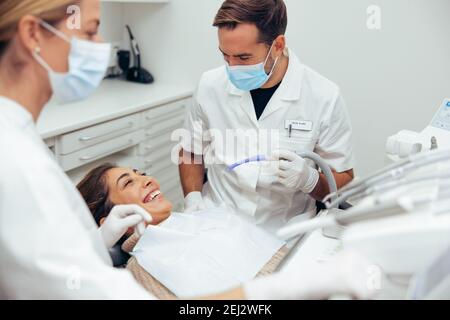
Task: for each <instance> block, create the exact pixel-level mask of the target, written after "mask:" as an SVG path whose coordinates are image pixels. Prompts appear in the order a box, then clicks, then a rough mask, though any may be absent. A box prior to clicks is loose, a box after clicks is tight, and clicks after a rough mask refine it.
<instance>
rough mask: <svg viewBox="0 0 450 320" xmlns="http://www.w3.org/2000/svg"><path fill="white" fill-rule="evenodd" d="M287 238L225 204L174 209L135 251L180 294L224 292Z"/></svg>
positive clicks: (141, 262) (253, 271)
mask: <svg viewBox="0 0 450 320" xmlns="http://www.w3.org/2000/svg"><path fill="white" fill-rule="evenodd" d="M284 244H285V243H284V242H283V241H281V240H279V239H277V238H275V237H274V236H272V235H270V234H268V233H267V232H265V231H263V230H262V229H260V228H259V227H257V226H254V225H252V224H250V223H248V222H246V221H244V220H243V219H242V218H239V217H238V216H236V215H235V214H232V213H229V212H227V211H226V210H224V209H219V208H216V209H208V210H206V211H201V212H196V213H194V214H185V213H183V214H180V213H174V214H172V216H171V217H170V218H169V219H167V220H166V221H165V222H164V223H162V224H160V225H159V226H149V227H148V228H147V230H146V231H145V233H144V235H143V236H142V237H141V239H140V241H139V242H138V243H137V245H136V247H135V248H134V251H133V252H132V255H133V256H134V257H135V258H136V260H137V261H138V263H139V265H140V266H142V267H143V268H144V269H145V270H146V271H147V272H148V273H150V274H151V275H152V276H153V277H155V278H156V279H157V280H158V281H160V282H161V283H162V284H163V285H164V286H166V287H167V288H168V289H169V290H170V291H172V292H173V293H174V294H175V295H176V296H178V297H180V298H189V297H193V296H204V295H210V294H214V293H219V292H223V291H226V290H229V289H232V288H235V287H237V286H239V285H241V284H242V283H244V282H247V281H249V280H251V279H253V278H254V277H255V276H256V275H257V274H258V272H259V271H260V270H261V269H262V268H263V267H264V266H265V265H266V264H267V262H269V261H270V260H271V258H272V257H273V256H274V255H275V254H276V253H277V252H278V251H279V249H280V248H281V247H283V245H284Z"/></svg>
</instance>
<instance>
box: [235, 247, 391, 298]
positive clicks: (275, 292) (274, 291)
mask: <svg viewBox="0 0 450 320" xmlns="http://www.w3.org/2000/svg"><path fill="white" fill-rule="evenodd" d="M374 268H376V267H375V266H374V265H373V264H371V263H370V262H369V261H367V260H366V259H365V258H363V257H362V256H360V255H358V254H356V253H354V252H342V253H340V254H339V255H338V256H337V257H336V258H334V259H332V260H330V261H328V262H325V263H314V264H312V265H311V266H310V267H309V268H307V269H306V270H305V269H302V268H295V269H290V270H288V271H281V272H280V273H278V274H275V275H273V276H269V277H266V278H260V279H257V280H255V281H253V282H250V283H248V284H246V285H245V286H244V292H245V296H246V298H247V299H249V300H323V299H329V298H330V297H332V296H334V295H349V296H351V297H352V298H355V299H365V300H367V299H372V298H375V297H376V295H377V294H378V293H379V289H380V288H379V287H377V286H376V285H373V284H374V283H375V284H376V283H377V282H378V281H380V282H381V279H382V276H383V275H382V273H381V270H379V268H376V270H377V271H379V274H376V273H375V272H374V271H373V270H374ZM373 277H377V278H376V279H372V278H373Z"/></svg>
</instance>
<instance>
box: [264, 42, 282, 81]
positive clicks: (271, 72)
mask: <svg viewBox="0 0 450 320" xmlns="http://www.w3.org/2000/svg"><path fill="white" fill-rule="evenodd" d="M274 44H275V42H274V43H272V46H271V47H270V50H269V53H268V54H267V57H266V60H265V61H264V67H265V66H266V64H267V61H269V57H270V54H271V53H272V49H273V46H274ZM279 59H280V57H278V58H276V59H275V63H274V64H273V66H272V70H270V72H269V74H268V76H269V78H270V77H271V76H272V74H273V71H274V70H275V67H276V66H277V63H278V60H279Z"/></svg>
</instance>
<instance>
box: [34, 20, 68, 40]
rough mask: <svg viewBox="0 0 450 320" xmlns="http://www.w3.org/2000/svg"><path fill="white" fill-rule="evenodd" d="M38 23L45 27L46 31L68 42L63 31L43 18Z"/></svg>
mask: <svg viewBox="0 0 450 320" xmlns="http://www.w3.org/2000/svg"><path fill="white" fill-rule="evenodd" d="M39 24H40V25H41V26H43V27H44V28H45V29H47V30H48V31H50V32H52V33H53V34H55V35H57V36H58V37H60V38H61V39H63V40H64V41H66V42H68V43H70V42H71V40H70V38H69V37H68V36H67V35H66V34H65V33H64V32H62V31H60V30H58V29H56V28H55V27H54V26H52V25H51V24H49V23H47V22H45V21H44V20H40V21H39Z"/></svg>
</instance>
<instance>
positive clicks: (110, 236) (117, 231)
mask: <svg viewBox="0 0 450 320" xmlns="http://www.w3.org/2000/svg"><path fill="white" fill-rule="evenodd" d="M145 222H146V223H150V222H152V216H151V215H150V214H149V213H148V212H147V211H146V210H145V209H144V208H142V207H140V206H138V205H120V206H115V207H114V208H113V209H112V211H111V213H110V214H109V216H108V217H107V218H106V220H105V222H104V223H103V224H102V226H101V227H100V229H99V230H100V234H101V235H102V238H103V241H104V243H105V245H106V246H107V247H108V248H112V247H114V246H115V245H116V243H117V241H119V240H120V238H122V237H123V236H124V235H125V233H126V232H127V231H128V229H130V228H136V230H137V231H138V233H142V232H143V229H145V227H144V225H140V224H141V223H142V224H143V223H145Z"/></svg>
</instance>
